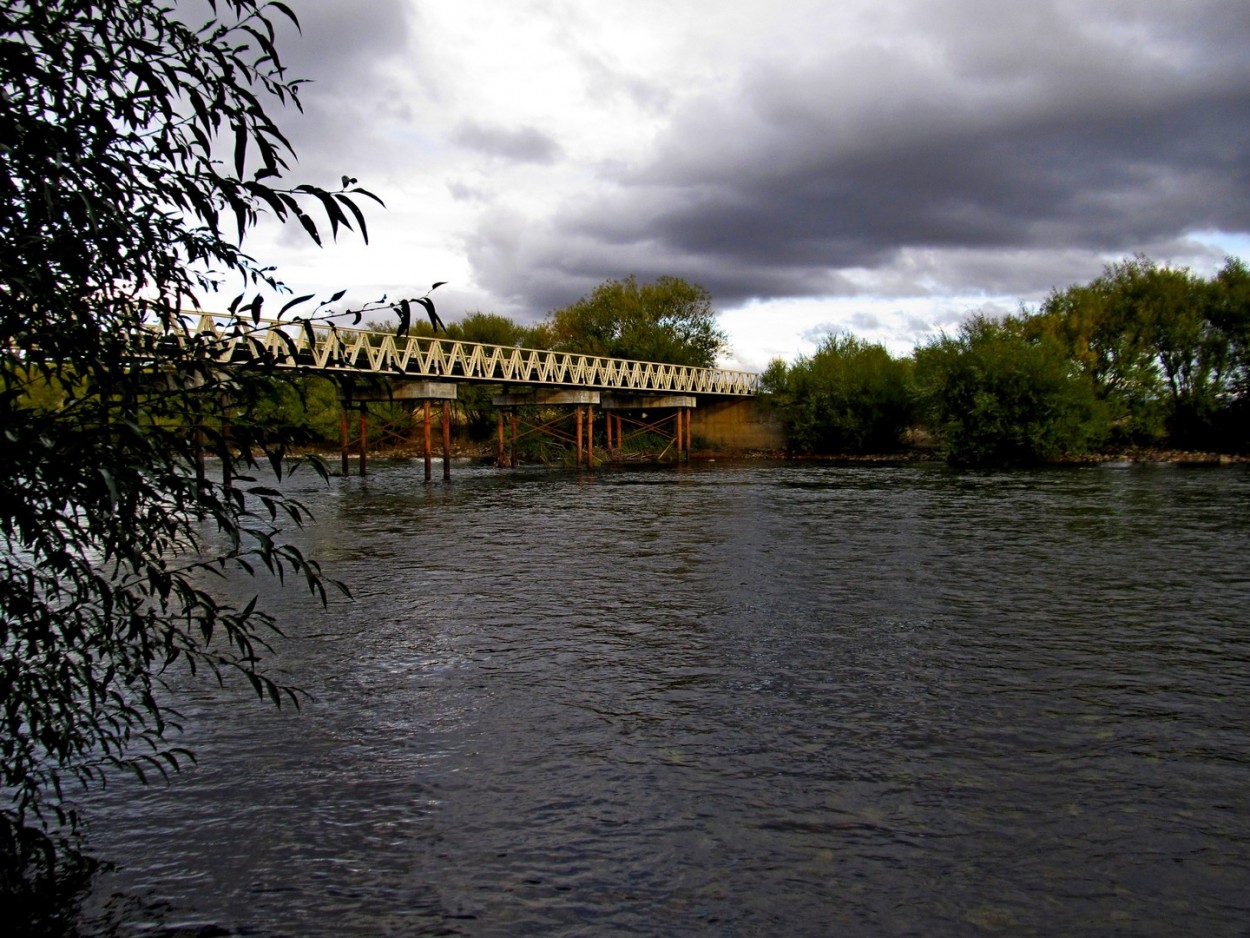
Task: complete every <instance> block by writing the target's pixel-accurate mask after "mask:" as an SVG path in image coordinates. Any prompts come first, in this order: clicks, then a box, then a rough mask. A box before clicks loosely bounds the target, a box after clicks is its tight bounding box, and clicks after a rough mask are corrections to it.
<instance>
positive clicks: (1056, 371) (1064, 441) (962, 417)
mask: <svg viewBox="0 0 1250 938" xmlns="http://www.w3.org/2000/svg"><path fill="white" fill-rule="evenodd" d="M916 380H917V384H918V386H919V387H920V389H921V394H922V397H923V399H924V402H925V406H926V409H927V413H928V420H929V425H930V428H931V429H933V430H934V431H935V432H936V433H937V435H938V437H939V438H940V440H941V442H942V446H943V448H944V450H945V452H946V455H947V458H948V459H949V460H950V461H951V462H953V463H957V464H962V465H1021V464H1030V463H1036V462H1041V461H1044V460H1049V459H1054V458H1056V457H1058V456H1062V455H1069V454H1077V453H1083V452H1086V451H1088V450H1089V449H1091V448H1093V447H1096V446H1098V445H1099V444H1100V443H1101V442H1102V440H1103V438H1104V436H1105V433H1106V422H1105V410H1104V407H1103V405H1102V402H1101V401H1100V400H1099V398H1098V396H1097V394H1096V391H1095V387H1094V383H1093V380H1092V379H1091V378H1090V376H1089V375H1088V374H1085V373H1083V372H1082V371H1081V370H1080V369H1079V368H1078V367H1077V366H1076V365H1075V364H1074V363H1073V361H1072V359H1071V358H1070V357H1069V355H1068V354H1067V349H1066V348H1065V347H1064V346H1063V344H1062V343H1060V342H1059V341H1057V340H1056V339H1055V338H1054V337H1052V336H1041V337H1034V336H1030V335H1029V334H1028V329H1027V324H1026V321H1025V320H1024V319H1022V318H1017V317H1012V318H1008V319H1007V320H1003V321H998V320H993V319H989V318H986V317H984V316H977V317H975V318H973V319H971V320H969V321H968V322H966V323H965V324H964V325H963V327H962V328H961V329H960V331H959V335H958V336H955V337H951V336H942V337H941V338H938V339H935V340H934V341H932V342H930V343H929V344H927V345H925V346H922V347H921V348H919V349H917V350H916Z"/></svg>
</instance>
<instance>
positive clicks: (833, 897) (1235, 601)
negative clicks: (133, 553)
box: [84, 462, 1250, 938]
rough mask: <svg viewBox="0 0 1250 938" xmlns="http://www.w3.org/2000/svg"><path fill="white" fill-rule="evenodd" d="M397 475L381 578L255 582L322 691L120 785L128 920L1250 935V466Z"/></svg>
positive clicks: (406, 470) (386, 483)
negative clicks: (321, 589) (349, 592)
mask: <svg viewBox="0 0 1250 938" xmlns="http://www.w3.org/2000/svg"><path fill="white" fill-rule="evenodd" d="M371 469H372V470H373V474H372V475H371V476H369V477H368V478H366V479H360V478H348V479H334V480H331V482H330V483H329V485H326V484H325V483H324V482H322V481H321V480H317V479H315V478H312V477H311V474H310V475H309V476H307V477H303V481H302V482H301V481H299V480H300V479H301V477H300V476H297V477H296V485H295V487H296V488H297V489H298V490H300V491H301V492H302V497H303V498H304V500H305V501H306V502H307V503H308V504H309V505H310V507H311V508H312V509H313V510H314V512H315V514H316V516H317V518H318V522H317V523H316V524H315V525H314V526H313V527H312V528H310V529H309V530H308V531H307V532H305V533H304V534H302V535H301V538H302V539H303V542H305V543H306V545H307V546H308V547H309V549H310V550H312V552H313V553H314V554H315V555H316V556H318V557H319V558H320V559H321V560H322V562H323V563H324V565H325V566H326V567H327V570H328V571H329V572H331V573H332V574H334V575H336V576H338V577H340V578H341V579H343V580H345V581H347V582H349V583H350V584H351V586H352V589H353V592H354V594H355V601H354V602H351V603H348V602H345V601H335V602H332V604H331V608H330V610H329V612H322V611H321V610H320V607H319V606H317V605H315V604H313V603H311V602H310V601H307V600H306V599H305V598H304V597H302V596H301V595H300V593H299V592H298V591H297V590H295V589H290V588H288V589H286V590H279V589H277V588H276V587H274V586H272V585H271V584H268V583H264V582H261V583H256V584H247V586H248V588H249V589H250V590H252V591H255V590H257V589H259V590H260V592H261V593H262V598H263V601H264V602H266V603H268V605H269V607H270V608H272V609H275V610H276V611H277V612H278V614H279V617H280V618H281V620H282V621H283V624H284V625H285V627H286V628H287V630H288V632H289V633H290V639H289V640H288V641H286V642H284V643H283V644H282V645H281V646H280V654H279V657H278V659H277V660H278V662H279V663H280V664H281V666H282V667H283V668H284V669H285V672H286V673H287V675H288V677H289V680H291V681H292V682H294V683H296V684H298V685H300V686H302V687H303V688H305V689H306V690H307V691H308V692H309V693H310V694H311V695H312V697H311V699H310V700H309V701H307V702H306V703H305V704H304V706H303V707H302V709H301V710H300V711H298V712H291V711H289V710H283V711H281V712H276V711H274V710H273V709H272V708H266V707H265V706H262V705H260V704H257V703H255V702H251V701H248V700H247V699H246V694H244V692H243V691H242V690H237V689H232V688H227V690H226V691H225V692H221V691H217V690H215V689H210V688H208V687H207V686H206V685H204V684H198V685H190V686H189V687H188V688H187V689H186V690H185V691H184V692H183V693H182V694H180V696H179V704H180V706H181V708H182V710H183V711H184V713H185V714H186V718H187V729H186V732H185V734H184V740H183V741H184V742H185V743H187V744H188V745H189V746H190V747H191V748H193V749H195V751H196V753H197V754H198V756H199V758H200V762H199V764H198V765H197V766H195V767H193V768H191V769H190V770H189V771H187V772H185V773H184V774H183V775H181V776H178V777H176V778H175V779H174V780H173V782H172V783H171V784H170V785H168V786H156V787H151V788H146V789H145V788H141V787H139V786H138V785H134V784H127V783H125V782H124V781H122V782H119V783H118V784H115V785H111V786H110V787H109V788H108V790H107V791H105V792H103V793H101V794H99V795H98V796H92V797H91V798H88V799H86V802H85V805H84V806H85V808H86V810H87V812H88V814H89V816H90V818H91V831H90V833H91V842H92V845H93V847H94V848H95V851H96V852H97V853H98V854H99V855H102V856H104V857H106V858H108V859H110V860H112V861H114V862H115V863H117V864H118V866H119V869H118V870H117V871H116V872H115V873H111V874H108V875H105V876H102V877H101V878H100V880H99V882H98V885H97V889H96V894H95V896H94V898H93V900H92V903H91V904H90V905H89V909H90V910H91V914H92V915H93V916H95V918H93V919H92V921H93V922H95V926H96V927H101V928H103V927H104V926H102V925H100V923H101V922H105V923H107V925H108V927H109V928H112V929H113V930H115V932H116V933H118V934H123V935H131V934H151V933H152V929H156V928H157V927H158V926H159V927H160V928H164V929H184V931H182V932H180V933H182V934H204V935H207V934H232V935H249V936H264V938H270V936H279V935H293V936H322V935H325V936H330V935H334V936H344V935H347V936H353V935H359V936H366V935H427V934H428V935H463V936H496V935H508V936H512V935H631V934H632V935H704V934H716V935H768V936H774V935H800V936H802V935H924V936H932V935H978V934H986V933H988V934H994V933H998V934H1009V935H1058V934H1063V935H1104V934H1125V935H1160V936H1164V935H1168V936H1170V935H1177V934H1201V935H1204V936H1218V935H1229V936H1245V935H1247V934H1250V565H1248V564H1247V562H1246V561H1247V557H1248V556H1250V472H1247V471H1246V469H1245V468H1244V467H1218V468H1217V467H1205V468H1180V467H1171V466H1115V465H1111V466H1098V467H1082V468H1064V469H1054V470H1048V471H1038V472H1000V473H975V472H957V471H953V470H950V469H947V468H945V467H941V466H936V465H904V466H854V465H851V466H848V465H823V464H769V463H751V464H735V463H731V462H720V463H708V464H695V465H691V466H687V467H671V466H669V467H644V468H616V469H608V470H606V471H602V472H599V473H597V474H593V475H592V474H583V475H578V474H573V473H561V472H551V471H528V470H520V471H515V472H508V471H502V472H501V471H499V470H496V469H492V468H484V467H474V466H468V465H465V466H458V467H457V468H456V470H455V476H456V477H455V479H454V480H453V481H452V483H450V484H443V483H441V482H438V483H435V484H433V485H428V484H425V483H423V481H422V479H421V472H422V469H421V465H420V463H419V462H417V463H411V464H406V463H394V464H386V463H381V462H374V463H371ZM114 894H117V898H114V899H113V900H112V901H111V903H109V904H107V905H106V904H105V903H106V900H108V897H109V896H112V895H114Z"/></svg>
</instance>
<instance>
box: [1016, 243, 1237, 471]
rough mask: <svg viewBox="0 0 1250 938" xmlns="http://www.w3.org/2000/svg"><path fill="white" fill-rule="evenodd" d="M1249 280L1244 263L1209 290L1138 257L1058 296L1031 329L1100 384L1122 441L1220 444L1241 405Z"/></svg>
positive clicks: (1228, 269)
mask: <svg viewBox="0 0 1250 938" xmlns="http://www.w3.org/2000/svg"><path fill="white" fill-rule="evenodd" d="M1245 278H1246V272H1245V267H1244V265H1242V264H1241V263H1240V262H1239V261H1233V260H1229V261H1228V262H1227V263H1226V264H1225V267H1224V269H1223V270H1222V271H1221V272H1220V274H1219V275H1218V276H1217V277H1216V278H1215V279H1214V280H1213V281H1211V282H1207V281H1204V280H1202V279H1201V278H1200V277H1197V276H1195V275H1193V274H1192V273H1190V272H1189V271H1188V270H1183V269H1176V268H1168V267H1160V266H1158V265H1157V264H1155V263H1154V262H1153V261H1151V260H1149V259H1148V258H1144V257H1135V258H1133V259H1131V260H1127V261H1123V262H1121V263H1118V264H1113V265H1111V266H1109V267H1107V269H1106V270H1105V271H1104V272H1103V274H1102V275H1101V276H1100V277H1098V278H1096V279H1095V280H1093V281H1092V282H1090V283H1089V284H1084V285H1077V286H1072V287H1068V288H1067V289H1065V290H1061V291H1055V292H1054V293H1052V294H1051V295H1050V296H1049V297H1048V298H1047V299H1046V302H1045V303H1044V304H1043V306H1042V309H1041V311H1040V313H1039V314H1038V316H1037V317H1035V319H1034V321H1033V322H1032V323H1031V324H1030V328H1031V331H1032V332H1033V333H1034V334H1037V335H1051V336H1054V337H1056V338H1057V339H1059V340H1060V341H1061V342H1062V343H1063V344H1064V346H1065V348H1066V349H1067V350H1068V353H1069V354H1070V355H1071V356H1072V358H1073V359H1074V360H1075V361H1076V362H1078V363H1079V364H1080V366H1081V367H1082V369H1083V370H1084V371H1085V372H1086V373H1087V374H1088V375H1089V376H1090V377H1091V378H1092V379H1093V380H1094V382H1095V384H1096V385H1097V387H1098V388H1099V390H1100V393H1101V394H1102V396H1103V398H1104V399H1105V400H1106V401H1107V403H1108V405H1109V407H1110V409H1111V412H1112V416H1113V419H1114V421H1115V426H1116V428H1117V432H1118V434H1119V436H1120V437H1121V438H1122V439H1123V441H1124V442H1129V443H1156V442H1160V441H1163V440H1165V439H1166V440H1167V441H1168V442H1170V443H1172V444H1173V445H1177V446H1204V445H1209V446H1219V445H1220V444H1221V442H1222V441H1224V438H1225V433H1224V432H1223V430H1225V429H1226V428H1227V416H1228V414H1227V411H1228V410H1229V409H1230V407H1233V406H1235V405H1234V401H1235V399H1236V398H1238V397H1241V398H1244V374H1245V355H1244V349H1245V341H1244V336H1245V330H1246V320H1247V317H1248V316H1250V313H1248V312H1247V302H1246V297H1245V286H1244V281H1245Z"/></svg>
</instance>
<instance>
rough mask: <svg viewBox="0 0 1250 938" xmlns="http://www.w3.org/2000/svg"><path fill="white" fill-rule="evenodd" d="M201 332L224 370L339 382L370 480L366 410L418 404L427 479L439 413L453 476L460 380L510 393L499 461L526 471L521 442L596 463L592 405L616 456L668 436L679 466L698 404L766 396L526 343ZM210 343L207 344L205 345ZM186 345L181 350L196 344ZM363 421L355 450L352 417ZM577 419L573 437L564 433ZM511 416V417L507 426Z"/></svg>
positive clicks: (234, 322) (294, 329)
mask: <svg viewBox="0 0 1250 938" xmlns="http://www.w3.org/2000/svg"><path fill="white" fill-rule="evenodd" d="M198 315H199V318H198V323H197V324H196V326H195V328H194V330H192V333H191V334H195V335H198V337H199V339H200V342H201V343H202V344H201V347H206V348H208V349H209V354H210V356H211V358H212V359H213V360H215V361H217V362H219V363H220V364H222V365H242V364H245V363H248V362H261V361H263V362H265V363H266V364H267V365H270V366H273V367H277V368H283V369H287V368H289V369H296V370H299V371H303V372H306V373H311V374H320V375H325V376H329V377H333V378H335V379H336V380H337V382H338V384H339V396H340V401H341V402H342V404H343V407H344V410H343V419H342V465H343V473H344V475H346V474H347V472H348V467H349V463H348V457H349V453H350V450H351V448H352V443H353V442H355V443H356V444H357V446H358V449H359V469H360V472H361V474H362V475H363V474H364V473H365V471H366V463H367V452H366V445H365V444H366V432H367V412H368V407H367V405H368V403H369V402H371V401H412V402H413V403H414V406H416V407H417V408H418V409H419V411H420V412H421V414H422V417H423V420H422V426H423V438H424V452H425V465H426V478H427V479H429V478H430V475H431V460H432V440H431V435H432V430H431V416H432V415H431V409H432V405H433V404H438V405H440V409H441V417H442V437H443V475H444V478H450V415H449V410H448V407H449V404H450V402H452V401H454V400H456V398H457V391H456V388H457V385H459V384H461V383H472V384H486V385H494V386H497V387H499V388H500V389H501V393H500V394H499V395H498V396H496V397H495V398H493V400H492V403H493V404H494V406H495V407H496V408H497V409H498V411H499V422H498V462H499V463H500V465H505V464H510V465H513V466H515V465H516V463H517V444H518V442H519V441H520V440H521V439H523V438H524V437H525V436H528V435H531V434H541V435H545V436H549V437H553V438H555V439H557V440H560V441H562V442H565V443H568V444H571V445H573V446H574V447H575V449H576V459H577V463H578V465H583V464H584V465H586V466H591V465H593V464H594V461H595V455H594V448H593V447H594V443H593V440H594V432H593V431H594V416H595V414H594V408H595V407H599V408H600V409H601V410H603V411H604V413H605V419H604V425H605V437H606V447H607V450H608V454H609V456H610V455H611V454H612V453H613V452H619V451H620V449H621V447H622V446H623V445H624V443H625V442H626V440H627V439H629V438H630V437H631V436H636V435H639V434H642V433H653V434H658V435H659V437H660V438H661V439H664V440H665V441H666V442H667V444H668V446H667V447H666V449H665V453H667V452H668V451H669V450H670V449H671V450H672V451H673V452H674V454H675V455H676V457H677V458H679V459H680V458H688V457H689V453H690V448H691V440H692V431H691V426H692V412H693V410H694V409H695V408H696V407H697V406H698V402H699V400H700V399H704V400H708V399H712V400H730V399H747V398H750V397H753V396H754V395H756V394H757V393H758V392H759V375H757V374H753V373H751V372H745V371H732V370H728V369H721V368H695V367H690V366H685V365H672V364H664V363H659V362H645V361H632V360H628V359H618V358H607V357H601V356H595V355H583V354H578V353H573V352H555V351H550V350H545V349H529V348H521V347H519V346H504V345H491V344H486V343H478V342H465V341H461V340H457V339H449V338H446V337H441V338H440V337H437V336H423V335H411V334H409V335H404V336H397V335H396V334H395V333H393V332H379V331H376V330H368V329H355V328H347V327H343V326H338V325H329V324H318V325H313V324H311V323H306V322H303V323H300V322H295V323H292V322H285V321H279V320H266V319H261V320H258V321H256V322H255V323H253V322H252V321H251V320H250V319H249V320H247V321H246V322H244V321H241V320H239V319H237V318H234V317H226V316H220V315H213V314H210V313H200V314H198ZM204 339H208V341H207V342H204V341H203V340H204ZM188 340H189V337H179V338H178V340H177V341H179V342H185V341H188ZM530 405H539V406H541V407H543V408H544V409H548V410H550V409H552V408H562V407H563V408H567V407H572V408H573V410H572V411H571V414H570V413H569V412H564V413H562V414H561V415H560V416H557V417H555V418H553V419H545V418H544V419H542V420H541V422H534V421H527V420H524V419H523V415H525V414H528V413H529V411H523V410H522V408H526V407H528V406H530ZM353 408H358V409H359V413H360V429H359V433H358V436H357V437H356V439H355V440H354V441H353V439H352V438H351V433H350V431H349V426H348V419H347V415H348V412H349V411H350V410H352V409H353ZM570 415H571V416H572V417H573V422H574V428H573V429H572V430H571V431H570V430H568V429H567V428H566V427H565V426H564V425H563V424H564V423H566V422H567V417H568V416H570ZM505 418H507V419H505Z"/></svg>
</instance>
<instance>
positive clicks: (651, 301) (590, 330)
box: [537, 276, 728, 368]
mask: <svg viewBox="0 0 1250 938" xmlns="http://www.w3.org/2000/svg"><path fill="white" fill-rule="evenodd" d="M537 338H538V339H539V341H540V342H542V343H543V345H544V346H546V347H548V348H552V349H556V350H558V351H566V352H582V353H584V354H587V355H609V356H613V357H617V358H632V359H636V360H639V361H652V362H664V363H668V364H675V365H691V366H694V367H699V368H711V367H714V366H715V364H716V358H717V356H718V355H720V354H721V352H723V351H724V350H725V348H726V346H727V341H728V340H727V338H726V336H725V333H724V332H722V331H721V330H720V329H718V328H717V326H716V313H715V312H714V311H713V309H712V298H711V295H710V294H709V293H708V292H707V291H706V290H705V289H703V287H700V286H697V285H695V284H691V283H687V282H686V281H685V280H682V279H680V278H678V277H660V278H659V279H657V280H656V281H655V282H654V283H643V284H640V283H639V282H638V281H637V279H636V278H634V277H632V276H631V277H626V278H625V279H624V280H608V281H607V282H605V283H601V284H600V285H599V286H597V287H595V289H594V290H593V291H592V292H591V293H590V294H589V295H587V296H584V297H582V298H581V299H580V300H578V301H577V302H576V303H574V304H573V305H571V306H566V307H564V308H562V309H557V310H555V311H553V312H552V313H551V314H550V315H549V316H548V317H547V319H546V321H545V322H544V323H543V328H542V330H540V331H539V333H538V335H537Z"/></svg>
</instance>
